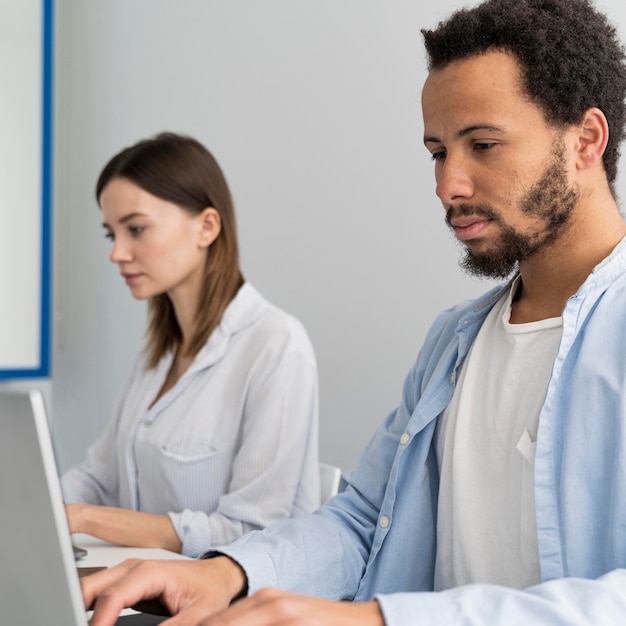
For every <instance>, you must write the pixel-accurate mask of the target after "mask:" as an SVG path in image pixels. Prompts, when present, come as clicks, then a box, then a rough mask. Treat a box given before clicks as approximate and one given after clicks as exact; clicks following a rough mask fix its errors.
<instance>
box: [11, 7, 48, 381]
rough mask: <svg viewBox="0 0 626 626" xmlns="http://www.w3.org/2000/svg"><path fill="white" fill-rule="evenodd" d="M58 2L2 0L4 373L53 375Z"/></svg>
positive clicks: (20, 375) (29, 375) (27, 375)
mask: <svg viewBox="0 0 626 626" xmlns="http://www.w3.org/2000/svg"><path fill="white" fill-rule="evenodd" d="M52 6H53V0H0V84H1V85H2V95H1V96H0V103H1V104H0V106H1V107H2V108H1V114H0V297H1V303H0V378H4V379H6V378H21V377H39V376H47V375H48V374H49V336H50V332H49V325H50V275H51V250H50V247H51V228H50V226H51V143H52V93H53V90H52V63H53V41H52V33H53V14H52Z"/></svg>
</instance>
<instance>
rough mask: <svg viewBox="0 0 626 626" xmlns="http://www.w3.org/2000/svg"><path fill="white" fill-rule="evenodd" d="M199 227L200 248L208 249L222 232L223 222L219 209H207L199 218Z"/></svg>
mask: <svg viewBox="0 0 626 626" xmlns="http://www.w3.org/2000/svg"><path fill="white" fill-rule="evenodd" d="M197 219H198V225H199V235H198V246H200V247H201V248H208V247H209V246H210V245H211V244H212V243H213V242H214V241H215V240H216V239H217V236H218V235H219V234H220V232H221V230H222V220H221V218H220V214H219V213H218V211H217V209H214V208H213V207H206V209H203V210H202V212H201V213H199V214H198V216H197Z"/></svg>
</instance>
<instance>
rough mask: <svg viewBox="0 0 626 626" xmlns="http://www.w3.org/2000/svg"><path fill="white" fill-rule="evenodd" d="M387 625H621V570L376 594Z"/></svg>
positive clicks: (624, 591) (625, 601)
mask: <svg viewBox="0 0 626 626" xmlns="http://www.w3.org/2000/svg"><path fill="white" fill-rule="evenodd" d="M376 600H377V601H378V603H379V605H380V607H381V610H382V612H383V616H384V619H385V624H386V625H387V626H409V625H410V626H414V625H415V624H425V625H427V624H437V626H452V625H457V624H463V626H490V625H492V624H506V625H507V626H528V624H532V625H533V626H572V625H573V624H576V625H577V626H601V625H606V626H609V625H613V624H623V623H626V570H624V569H618V570H614V571H612V572H609V573H608V574H605V575H604V576H601V577H600V578H598V579H595V580H589V579H583V578H562V579H558V580H553V581H550V582H546V583H542V584H540V585H536V586H534V587H529V588H528V589H526V590H523V591H518V590H515V589H510V588H506V587H498V586H495V585H464V586H461V587H456V588H454V589H449V590H447V591H441V592H424V593H397V594H388V595H379V596H376Z"/></svg>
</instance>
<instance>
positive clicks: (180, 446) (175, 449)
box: [161, 437, 217, 463]
mask: <svg viewBox="0 0 626 626" xmlns="http://www.w3.org/2000/svg"><path fill="white" fill-rule="evenodd" d="M216 452H217V449H216V448H215V447H214V446H213V445H211V443H210V442H208V441H202V440H198V439H193V438H192V437H189V438H185V439H177V440H174V441H170V442H168V443H166V444H165V445H162V446H161V453H162V454H163V455H164V456H166V457H169V458H171V459H172V460H174V461H178V462H179V463H194V462H196V461H202V460H203V459H206V458H207V457H209V456H211V455H212V454H215V453H216Z"/></svg>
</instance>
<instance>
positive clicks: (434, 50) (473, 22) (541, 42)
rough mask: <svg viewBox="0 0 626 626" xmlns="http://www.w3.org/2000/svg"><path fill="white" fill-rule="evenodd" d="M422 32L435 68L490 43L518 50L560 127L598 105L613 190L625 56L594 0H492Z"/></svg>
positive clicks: (625, 91)
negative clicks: (606, 127)
mask: <svg viewBox="0 0 626 626" xmlns="http://www.w3.org/2000/svg"><path fill="white" fill-rule="evenodd" d="M422 35H423V37H424V43H425V46H426V52H427V54H428V64H429V69H430V70H436V69H441V68H443V67H445V66H446V65H448V64H449V63H451V62H453V61H457V60H461V59H465V58H467V57H470V56H474V55H477V54H480V53H482V52H485V51H486V50H488V49H500V50H505V51H507V52H510V53H511V54H513V55H514V56H515V57H516V58H517V59H518V61H519V63H520V65H521V71H522V80H523V85H524V89H525V90H526V94H527V95H528V97H529V98H530V100H531V101H533V102H535V103H536V104H538V105H539V106H540V107H541V109H542V110H543V112H544V115H545V117H546V120H547V121H548V123H550V124H552V125H554V126H555V127H565V126H570V125H572V124H577V123H579V122H580V121H581V120H582V117H583V114H584V112H585V111H586V110H587V109H589V108H590V107H598V108H599V109H600V110H601V111H602V112H603V113H604V115H605V116H606V118H607V121H608V125H609V129H610V133H609V142H608V145H607V147H606V150H605V152H604V155H603V163H604V169H605V172H606V176H607V180H608V182H609V185H610V186H611V189H613V185H614V182H615V177H616V176H617V163H618V160H619V154H620V153H619V146H620V143H621V142H622V139H623V138H624V122H625V108H624V98H625V96H626V63H625V58H624V48H623V45H622V43H621V42H620V40H619V37H618V35H617V32H616V29H615V27H614V26H613V25H612V24H611V23H610V22H609V20H608V19H607V17H606V16H605V15H604V14H602V13H600V12H599V11H597V10H596V9H595V8H594V6H593V4H592V3H591V2H590V0H487V1H486V2H483V3H481V4H479V5H478V6H476V7H474V8H471V9H467V8H466V9H461V10H459V11H456V12H455V13H453V14H452V15H451V16H450V17H449V18H448V19H447V20H445V21H443V22H440V23H439V24H438V25H437V28H435V29H434V30H427V29H423V30H422Z"/></svg>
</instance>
